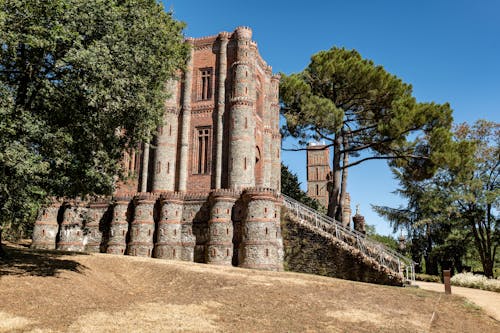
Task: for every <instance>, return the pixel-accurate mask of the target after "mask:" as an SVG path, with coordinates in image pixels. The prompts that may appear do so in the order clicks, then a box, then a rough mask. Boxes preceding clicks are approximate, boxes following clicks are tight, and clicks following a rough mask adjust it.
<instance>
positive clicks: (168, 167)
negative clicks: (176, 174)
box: [167, 162, 170, 173]
mask: <svg viewBox="0 0 500 333" xmlns="http://www.w3.org/2000/svg"><path fill="white" fill-rule="evenodd" d="M167 173H170V162H167Z"/></svg>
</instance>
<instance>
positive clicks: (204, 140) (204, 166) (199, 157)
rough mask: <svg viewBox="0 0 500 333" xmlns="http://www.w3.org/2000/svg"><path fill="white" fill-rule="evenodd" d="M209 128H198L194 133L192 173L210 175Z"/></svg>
mask: <svg viewBox="0 0 500 333" xmlns="http://www.w3.org/2000/svg"><path fill="white" fill-rule="evenodd" d="M210 132H211V130H210V127H198V128H197V129H196V131H195V149H194V152H195V156H194V163H193V165H194V170H193V171H194V173H197V174H206V173H210V156H211V151H212V150H211V148H210V141H211V140H210Z"/></svg>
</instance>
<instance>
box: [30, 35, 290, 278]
mask: <svg viewBox="0 0 500 333" xmlns="http://www.w3.org/2000/svg"><path fill="white" fill-rule="evenodd" d="M186 42H187V43H189V44H190V45H191V51H190V56H189V58H188V59H187V62H186V68H185V71H184V72H183V73H179V75H178V78H177V79H176V80H171V81H170V82H167V83H166V86H167V89H168V91H169V93H170V98H169V99H168V100H166V101H165V113H164V117H163V125H162V126H160V128H158V130H157V133H156V135H155V137H154V139H153V141H152V142H149V143H144V144H143V145H142V147H140V148H139V149H135V150H130V151H129V152H128V153H127V154H126V156H125V157H124V166H125V172H127V174H128V176H129V177H128V179H129V180H128V181H126V182H125V183H121V184H120V185H119V187H118V190H117V192H116V194H115V196H114V197H112V198H99V199H95V200H91V201H88V200H87V201H86V200H64V201H63V202H58V201H55V202H54V203H53V205H52V206H50V207H48V208H46V209H44V210H42V211H41V212H40V215H39V218H38V220H37V223H36V224H35V229H34V233H33V247H34V248H59V249H63V250H73V251H89V252H107V253H115V254H129V255H137V256H153V257H157V258H166V259H178V260H186V261H196V262H205V263H211V264H221V265H231V264H232V265H237V266H240V267H252V268H260V269H272V270H280V269H282V266H283V263H282V262H283V242H282V238H281V228H280V217H279V213H280V206H281V198H280V197H279V195H278V193H279V189H280V178H281V173H280V172H281V169H280V163H281V156H280V150H281V136H280V133H279V102H278V89H279V75H273V74H272V68H271V67H270V66H269V65H267V64H266V62H265V61H264V60H263V59H262V57H261V56H260V55H259V52H258V48H257V43H256V42H254V41H253V40H252V30H251V29H250V28H248V27H238V28H236V29H235V30H234V32H232V33H229V32H221V33H219V34H218V35H215V36H209V37H203V38H196V39H193V38H189V39H187V40H186Z"/></svg>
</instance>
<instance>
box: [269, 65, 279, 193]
mask: <svg viewBox="0 0 500 333" xmlns="http://www.w3.org/2000/svg"><path fill="white" fill-rule="evenodd" d="M279 81H280V75H279V74H277V75H273V76H272V77H271V100H272V102H271V109H270V111H271V115H272V123H271V130H272V152H271V156H272V158H271V161H272V167H271V188H273V189H275V190H277V191H278V192H279V191H281V134H280V130H279V128H280V125H279V112H280V106H279V97H278V94H279Z"/></svg>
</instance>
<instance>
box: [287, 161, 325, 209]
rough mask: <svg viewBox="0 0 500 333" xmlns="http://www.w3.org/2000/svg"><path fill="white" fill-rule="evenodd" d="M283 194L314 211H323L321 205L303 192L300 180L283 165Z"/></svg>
mask: <svg viewBox="0 0 500 333" xmlns="http://www.w3.org/2000/svg"><path fill="white" fill-rule="evenodd" d="M281 192H282V193H283V194H285V195H288V196H289V197H290V198H292V199H295V200H297V201H298V202H300V203H303V204H304V205H306V206H309V207H311V208H312V209H316V210H322V206H321V204H320V203H319V202H318V200H316V199H312V198H311V197H309V196H308V195H307V193H305V192H304V191H302V190H301V188H300V183H299V179H298V177H297V175H296V174H294V173H292V172H291V171H290V170H289V169H288V167H287V166H286V165H284V164H283V163H281Z"/></svg>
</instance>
